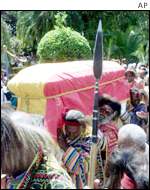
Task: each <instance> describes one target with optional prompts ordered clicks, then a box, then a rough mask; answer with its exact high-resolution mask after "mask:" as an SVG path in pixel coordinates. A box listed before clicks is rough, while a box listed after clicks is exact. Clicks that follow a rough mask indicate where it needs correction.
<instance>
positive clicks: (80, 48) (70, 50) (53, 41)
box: [37, 27, 91, 62]
mask: <svg viewBox="0 0 150 190" xmlns="http://www.w3.org/2000/svg"><path fill="white" fill-rule="evenodd" d="M37 55H38V56H39V57H40V61H41V62H50V61H51V62H55V61H68V60H79V59H89V58H91V48H90V46H89V43H88V41H87V40H86V39H85V38H84V37H83V36H81V35H80V33H78V32H76V31H73V30H72V29H71V28H68V27H67V28H66V27H62V28H59V27H57V28H56V29H55V30H52V31H50V32H48V33H47V34H45V36H44V37H43V38H42V39H41V41H40V43H39V45H38V50H37Z"/></svg>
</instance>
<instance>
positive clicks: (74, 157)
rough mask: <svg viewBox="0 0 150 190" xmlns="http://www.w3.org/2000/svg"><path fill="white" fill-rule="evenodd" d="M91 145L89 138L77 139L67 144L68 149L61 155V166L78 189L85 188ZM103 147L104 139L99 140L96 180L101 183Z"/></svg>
mask: <svg viewBox="0 0 150 190" xmlns="http://www.w3.org/2000/svg"><path fill="white" fill-rule="evenodd" d="M91 144H92V138H91V137H77V138H76V139H75V140H73V141H72V142H70V143H69V148H68V149H67V151H66V152H65V153H64V155H63V164H64V166H65V168H66V169H67V171H68V173H69V175H70V176H71V177H72V179H73V182H74V183H75V184H76V187H77V188H79V189H83V187H84V186H87V179H88V172H89V161H90V147H91ZM104 146H105V143H104V139H101V140H100V139H99V140H98V154H97V164H96V178H99V179H100V180H101V181H103V167H102V159H101V150H103V149H104Z"/></svg>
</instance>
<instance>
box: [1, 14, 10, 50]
mask: <svg viewBox="0 0 150 190" xmlns="http://www.w3.org/2000/svg"><path fill="white" fill-rule="evenodd" d="M10 37H11V32H10V27H9V25H8V24H6V22H5V21H4V20H3V18H2V17H1V49H2V47H3V45H6V46H7V48H10Z"/></svg>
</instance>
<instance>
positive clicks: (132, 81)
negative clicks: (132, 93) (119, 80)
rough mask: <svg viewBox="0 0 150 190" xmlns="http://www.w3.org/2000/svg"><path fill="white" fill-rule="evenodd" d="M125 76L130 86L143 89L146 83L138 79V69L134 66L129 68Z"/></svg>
mask: <svg viewBox="0 0 150 190" xmlns="http://www.w3.org/2000/svg"><path fill="white" fill-rule="evenodd" d="M125 77H126V79H127V81H128V83H129V85H130V88H133V87H136V88H139V89H143V88H144V85H143V84H142V83H140V82H138V81H136V71H135V70H134V69H133V68H128V69H127V70H126V72H125Z"/></svg>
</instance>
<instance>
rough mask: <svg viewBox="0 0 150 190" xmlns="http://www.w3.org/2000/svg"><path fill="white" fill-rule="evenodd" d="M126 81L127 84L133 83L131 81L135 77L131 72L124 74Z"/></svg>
mask: <svg viewBox="0 0 150 190" xmlns="http://www.w3.org/2000/svg"><path fill="white" fill-rule="evenodd" d="M126 79H127V80H128V82H129V83H130V82H133V81H134V79H135V76H134V74H133V73H132V72H127V74H126Z"/></svg>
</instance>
